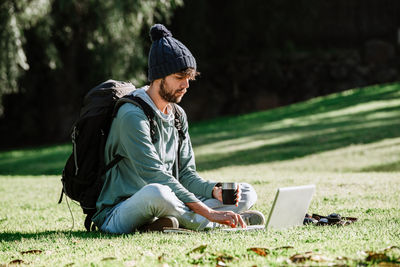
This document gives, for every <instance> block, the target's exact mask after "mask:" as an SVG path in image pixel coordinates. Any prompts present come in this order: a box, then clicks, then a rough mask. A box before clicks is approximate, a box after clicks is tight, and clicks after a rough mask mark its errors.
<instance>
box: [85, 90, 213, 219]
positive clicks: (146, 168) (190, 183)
mask: <svg viewBox="0 0 400 267" xmlns="http://www.w3.org/2000/svg"><path fill="white" fill-rule="evenodd" d="M146 90H147V87H143V88H140V89H137V90H135V91H134V92H133V94H134V95H135V96H138V97H140V98H142V99H143V100H144V101H146V103H148V104H149V105H150V106H151V107H152V108H153V109H154V111H155V118H154V120H155V122H156V124H157V127H156V134H155V137H156V140H157V141H156V143H155V144H153V143H152V141H151V136H150V123H149V121H148V119H147V118H146V115H145V114H144V112H143V110H142V109H141V108H140V107H137V106H135V105H133V104H130V103H126V104H124V105H122V106H121V108H120V109H119V111H118V114H117V116H116V118H115V119H114V120H113V122H112V124H111V129H110V133H109V136H108V139H107V143H106V147H105V161H106V164H107V163H108V162H110V161H111V160H112V159H113V158H114V155H116V154H119V155H121V156H123V157H124V158H123V159H122V160H121V161H120V162H119V163H118V164H117V165H116V166H114V167H113V168H112V169H110V170H109V171H108V172H107V173H106V175H104V177H103V178H104V186H103V189H102V191H101V194H100V196H99V199H98V200H97V204H96V206H97V213H96V214H95V215H94V216H93V221H94V222H95V224H96V225H97V226H101V225H102V224H103V222H104V220H105V218H106V215H107V212H108V211H109V210H110V209H111V208H112V207H113V206H114V205H116V204H118V203H119V202H121V201H123V200H125V199H127V198H129V197H131V196H132V195H134V194H135V193H136V192H137V191H139V190H140V189H141V188H142V187H143V186H145V185H147V184H150V183H158V184H163V185H167V186H169V187H170V188H171V190H172V191H173V192H174V193H175V195H176V196H177V197H178V199H180V200H181V201H182V202H184V203H188V202H198V201H199V200H198V199H197V198H196V195H198V196H204V197H207V198H211V197H212V189H213V188H214V186H215V185H216V183H215V182H210V181H205V180H203V179H202V178H201V177H200V176H199V175H198V173H197V172H196V166H195V160H194V154H193V149H192V144H191V142H190V137H189V133H188V123H187V117H186V114H185V112H184V111H183V109H182V108H181V107H178V108H179V109H180V111H181V113H182V119H181V120H182V128H183V131H184V133H185V135H186V139H185V140H184V141H183V143H182V146H181V149H180V151H179V154H180V166H179V180H178V179H177V178H176V177H175V176H174V174H175V172H174V167H175V161H176V156H177V148H178V133H177V130H176V128H175V125H174V114H173V112H172V108H169V110H168V114H164V113H162V112H161V111H160V110H159V109H158V108H157V107H156V106H155V104H154V103H153V101H152V100H151V98H150V97H149V96H148V94H147V93H146Z"/></svg>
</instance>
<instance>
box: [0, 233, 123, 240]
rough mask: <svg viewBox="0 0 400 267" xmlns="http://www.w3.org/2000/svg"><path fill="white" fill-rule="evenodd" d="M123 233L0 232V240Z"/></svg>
mask: <svg viewBox="0 0 400 267" xmlns="http://www.w3.org/2000/svg"><path fill="white" fill-rule="evenodd" d="M121 236H123V235H117V234H107V233H103V232H100V231H94V232H87V231H43V232H35V233H18V232H17V233H16V232H12V233H7V232H6V233H0V240H2V241H6V242H10V241H21V240H23V239H47V238H52V239H56V238H60V237H66V238H70V237H74V238H79V239H95V238H100V237H101V238H108V239H112V238H117V237H121Z"/></svg>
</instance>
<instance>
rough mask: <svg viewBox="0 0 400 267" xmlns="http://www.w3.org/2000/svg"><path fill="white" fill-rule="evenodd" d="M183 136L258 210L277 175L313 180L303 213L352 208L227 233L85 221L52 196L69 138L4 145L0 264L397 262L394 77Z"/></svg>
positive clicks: (398, 135) (399, 183)
mask: <svg viewBox="0 0 400 267" xmlns="http://www.w3.org/2000/svg"><path fill="white" fill-rule="evenodd" d="M191 138H192V143H193V145H194V150H195V153H196V161H197V167H198V170H199V172H200V174H201V175H202V176H203V177H204V178H205V179H210V180H218V181H243V182H248V183H251V184H252V185H253V186H254V187H255V189H256V191H257V193H258V202H257V204H256V206H255V207H254V208H255V209H257V210H260V211H262V212H263V213H264V214H268V213H269V210H270V207H271V204H272V201H273V197H274V194H275V192H276V189H277V188H278V187H283V186H294V185H303V184H311V183H313V184H315V185H316V186H317V191H316V194H315V196H314V198H313V200H312V202H311V205H310V208H309V212H310V213H319V214H329V213H332V212H337V213H340V214H342V215H344V216H354V217H358V218H359V220H358V221H357V222H356V223H354V224H352V225H349V226H345V227H336V226H326V227H319V226H318V227H317V226H302V227H297V228H292V229H284V230H273V229H269V230H267V231H257V232H237V233H225V232H218V231H211V232H199V233H192V234H161V233H145V234H138V233H136V234H130V235H108V234H103V233H100V232H90V233H87V232H86V231H85V229H84V227H83V219H84V217H83V215H82V213H81V210H80V207H79V206H78V205H76V204H74V203H70V206H71V210H72V214H73V216H74V220H72V218H71V214H70V211H69V209H68V206H67V203H66V201H65V200H64V201H63V203H62V204H61V205H58V204H57V201H58V198H59V194H60V190H61V184H60V172H61V170H62V168H63V164H64V162H65V159H66V158H67V156H68V154H69V153H70V151H71V146H70V145H69V144H66V145H59V146H48V147H38V148H30V149H23V150H13V151H3V152H0V203H1V205H0V248H1V249H0V266H6V265H7V264H16V263H20V264H29V265H31V266H195V265H198V266H202V265H206V266H216V265H219V266H271V265H272V266H282V265H301V266H303V265H321V266H327V265H330V266H359V265H362V266H365V265H375V264H376V265H378V264H379V265H381V266H400V173H399V172H400V85H399V84H388V85H377V86H371V87H367V88H361V89H354V90H349V91H345V92H342V93H337V94H333V95H329V96H325V97H319V98H315V99H312V100H310V101H306V102H302V103H298V104H294V105H291V106H287V107H282V108H278V109H274V110H268V111H263V112H257V113H251V114H245V115H241V116H235V117H227V118H219V119H215V120H211V121H205V122H201V123H196V124H193V125H191ZM250 248H258V250H257V249H255V250H256V251H257V252H258V253H256V252H254V251H252V250H251V249H250ZM263 253H264V254H263ZM260 254H261V255H260ZM296 254H298V256H296V257H292V256H294V255H296ZM290 259H292V260H290Z"/></svg>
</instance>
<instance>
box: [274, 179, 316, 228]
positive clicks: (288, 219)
mask: <svg viewBox="0 0 400 267" xmlns="http://www.w3.org/2000/svg"><path fill="white" fill-rule="evenodd" d="M314 192H315V185H303V186H293V187H282V188H278V191H277V192H276V195H275V199H274V203H273V204H272V208H271V211H270V212H269V216H268V220H267V224H266V227H267V228H275V229H279V228H288V227H292V226H297V225H303V221H304V216H305V215H306V213H307V210H308V207H309V206H310V203H311V199H312V197H313V195H314Z"/></svg>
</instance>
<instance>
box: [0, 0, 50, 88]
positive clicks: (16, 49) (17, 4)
mask: <svg viewBox="0 0 400 267" xmlns="http://www.w3.org/2000/svg"><path fill="white" fill-rule="evenodd" d="M49 6H50V1H49V0H33V1H28V0H19V1H13V0H4V1H2V2H1V3H0V96H1V95H2V94H4V93H10V92H15V91H17V89H18V83H17V79H18V78H19V76H20V75H21V73H23V72H24V71H27V70H28V69H29V64H28V62H27V58H26V54H25V51H24V49H23V45H24V43H25V36H24V30H26V29H28V28H30V27H32V26H33V25H35V24H36V23H37V22H38V20H40V19H42V18H43V17H44V16H45V15H46V14H47V13H48V11H49Z"/></svg>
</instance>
